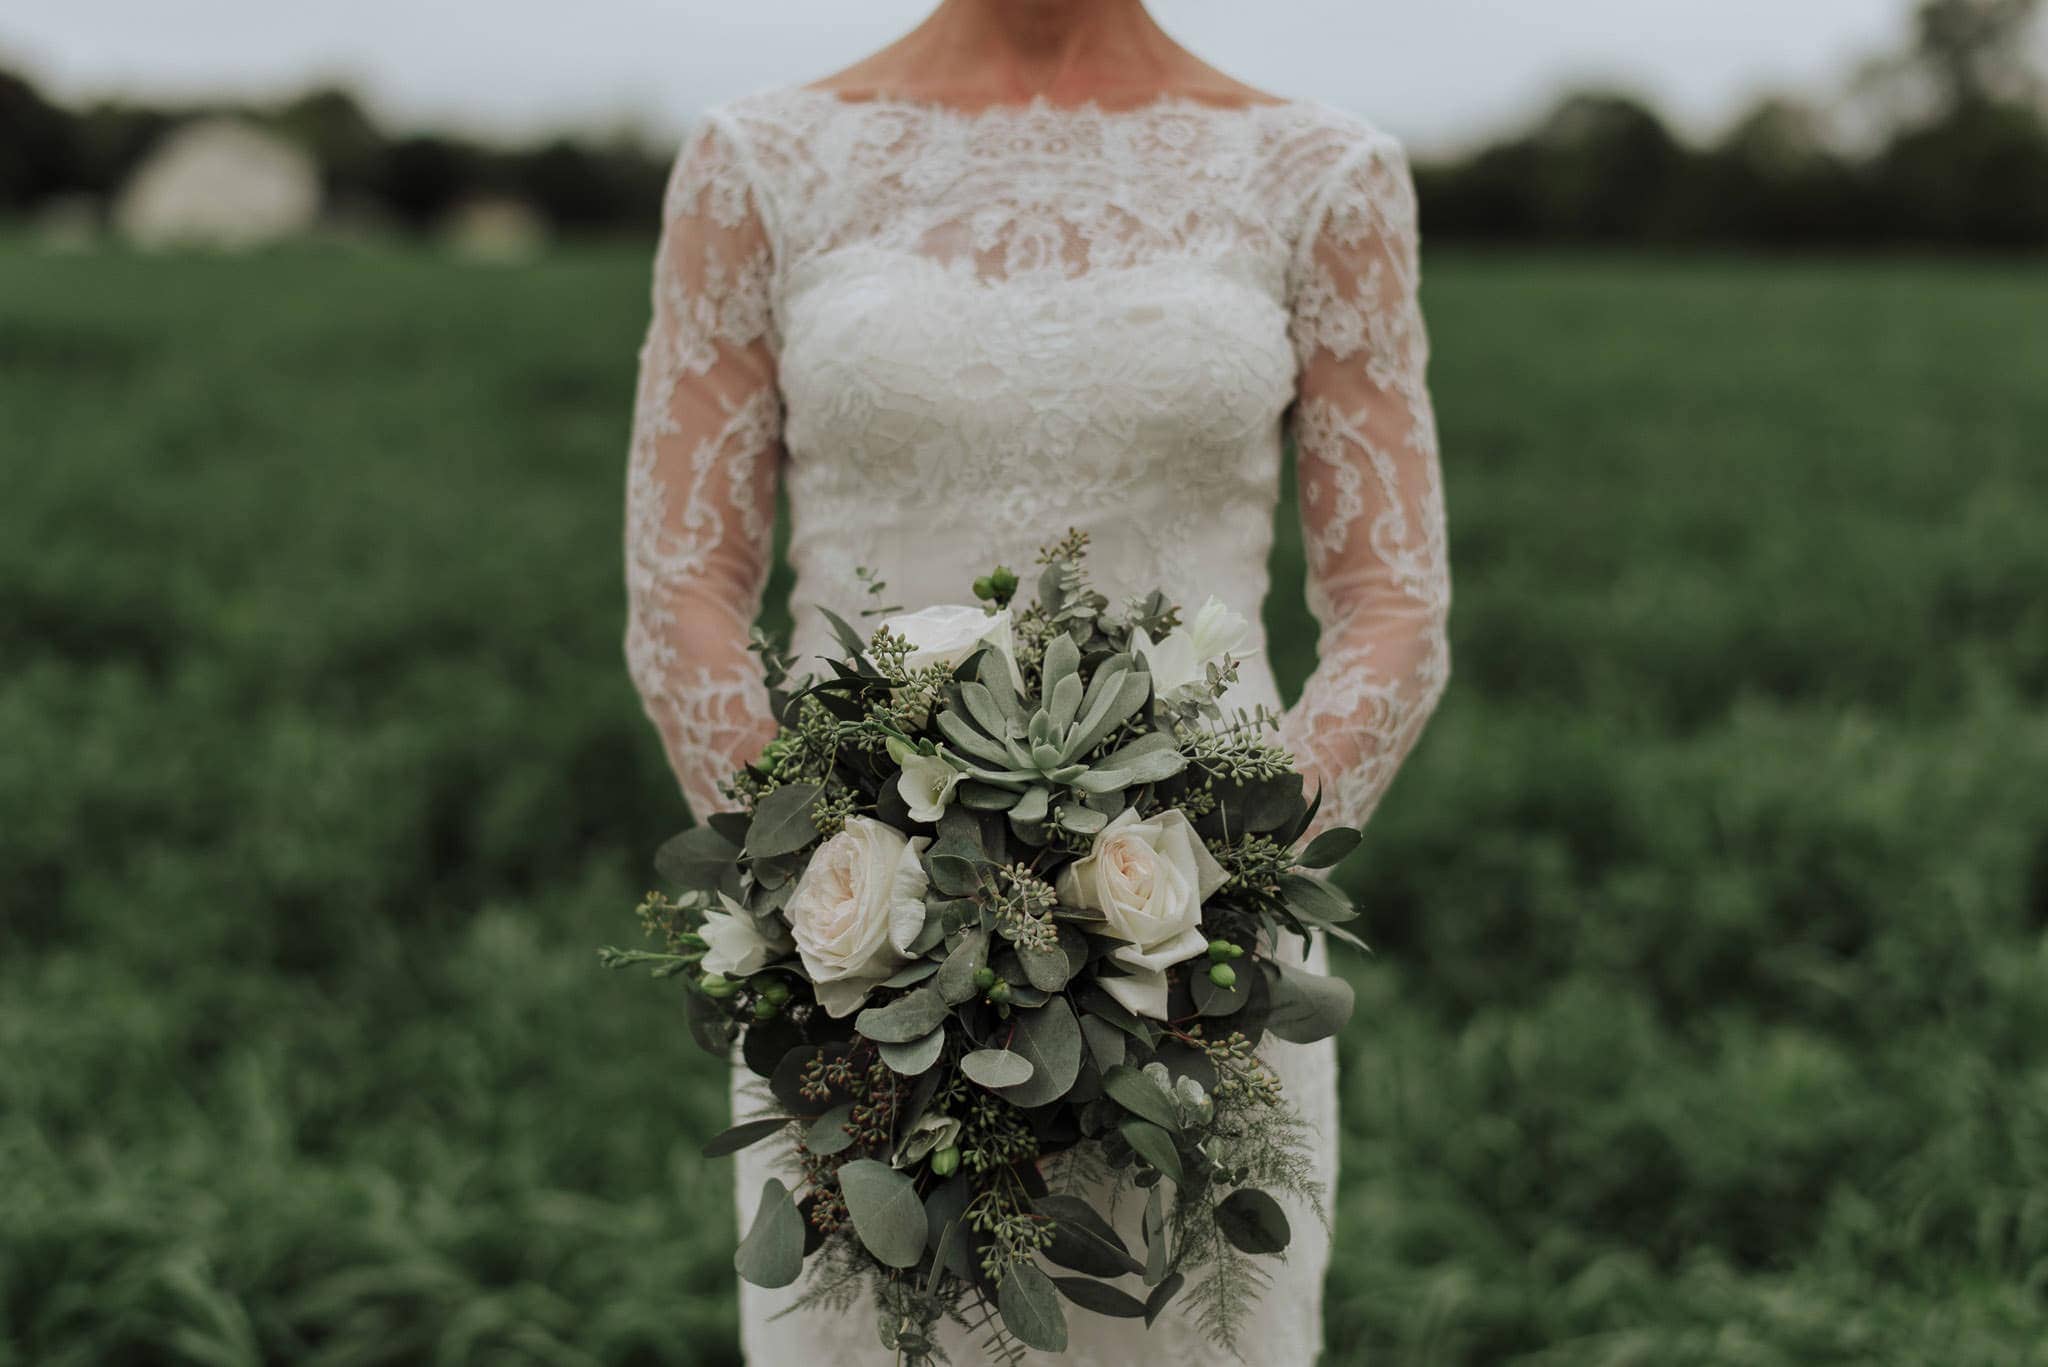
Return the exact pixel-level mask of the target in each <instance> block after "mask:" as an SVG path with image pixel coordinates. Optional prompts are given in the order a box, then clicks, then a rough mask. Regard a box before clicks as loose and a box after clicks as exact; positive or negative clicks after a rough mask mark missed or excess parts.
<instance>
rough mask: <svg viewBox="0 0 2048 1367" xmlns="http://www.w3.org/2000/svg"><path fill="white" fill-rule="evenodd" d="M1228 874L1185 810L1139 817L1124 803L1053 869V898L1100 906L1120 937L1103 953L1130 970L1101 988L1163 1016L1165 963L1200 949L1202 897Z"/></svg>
mask: <svg viewBox="0 0 2048 1367" xmlns="http://www.w3.org/2000/svg"><path fill="white" fill-rule="evenodd" d="M1227 877H1228V875H1227V874H1225V873H1224V871H1223V866H1222V865H1221V864H1218V863H1217V862H1216V857H1215V856H1214V855H1212V854H1210V853H1209V850H1208V847H1207V846H1205V845H1204V844H1203V843H1202V838H1201V837H1200V836H1199V835H1197V834H1195V828H1194V826H1193V825H1192V824H1190V823H1189V821H1188V818H1187V814H1186V813H1185V812H1182V811H1181V810H1180V809H1179V808H1177V807H1169V808H1167V809H1166V810H1164V811H1162V812H1160V813H1159V814H1157V815H1156V816H1152V817H1148V818H1142V819H1141V818H1140V817H1139V816H1138V810H1137V808H1135V807H1126V808H1125V809H1124V810H1123V811H1122V812H1120V813H1118V814H1117V816H1116V818H1115V819H1114V820H1113V821H1111V822H1110V823H1109V824H1108V825H1107V826H1104V827H1103V828H1102V829H1101V830H1100V831H1098V832H1097V833H1096V836H1095V841H1094V844H1093V845H1091V846H1090V847H1089V850H1088V853H1087V854H1086V855H1085V856H1084V857H1082V858H1080V859H1077V860H1075V861H1074V862H1073V863H1071V864H1069V865H1067V867H1066V868H1064V869H1062V870H1061V871H1060V876H1059V878H1058V880H1057V882H1056V884H1055V889H1056V890H1057V892H1058V893H1059V898H1060V901H1062V902H1064V903H1065V904H1066V905H1068V906H1074V907H1087V908H1090V909H1092V910H1095V911H1099V912H1101V913H1102V917H1103V922H1104V929H1105V931H1106V932H1107V933H1108V934H1109V935H1111V936H1114V937H1115V938H1116V939H1119V940H1123V941H1125V942H1126V943H1125V944H1123V945H1122V946H1120V947H1118V949H1117V950H1116V951H1115V952H1114V953H1113V954H1112V955H1111V956H1110V957H1111V958H1113V959H1115V960H1116V961H1117V962H1118V963H1120V964H1123V965H1125V966H1126V967H1128V968H1130V969H1131V970H1132V972H1131V975H1130V976H1129V977H1124V978H1107V977H1105V978H1103V979H1102V980H1101V982H1102V987H1103V990H1104V991H1106V992H1108V993H1109V994H1110V995H1111V996H1113V997H1115V998H1116V999H1117V1000H1118V1001H1120V1002H1122V1003H1123V1004H1124V1005H1125V1006H1127V1007H1129V1008H1130V1009H1131V1010H1133V1011H1135V1012H1137V1013H1138V1014H1139V1015H1143V1016H1151V1017H1153V1018H1154V1019H1157V1020H1164V1019H1165V1018H1166V969H1167V968H1169V967H1170V966H1172V965H1174V964H1177V963H1181V962H1183V961H1184V960H1187V959H1192V958H1194V957H1195V956H1196V955H1197V954H1204V953H1207V952H1208V949H1209V937H1208V936H1206V935H1204V934H1203V933H1202V903H1203V902H1205V901H1207V900H1208V898H1209V897H1210V895H1211V894H1213V893H1214V892H1215V891H1216V889H1218V888H1220V887H1222V886H1223V883H1224V880H1225V879H1226V878H1227Z"/></svg>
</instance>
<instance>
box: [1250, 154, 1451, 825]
mask: <svg viewBox="0 0 2048 1367" xmlns="http://www.w3.org/2000/svg"><path fill="white" fill-rule="evenodd" d="M1417 249H1418V234H1417V225H1416V201H1415V187H1414V182H1413V180H1412V178H1411V176H1410V173H1409V169H1408V162H1407V158H1406V156H1405V155H1404V153H1403V152H1402V150H1401V148H1400V145H1399V144H1398V143H1396V142H1394V141H1393V140H1392V139H1391V138H1388V137H1386V136H1384V135H1382V134H1378V133H1373V134H1371V135H1370V136H1369V137H1368V138H1367V139H1366V140H1365V141H1364V142H1363V143H1362V144H1361V145H1359V146H1357V147H1354V148H1352V149H1350V150H1349V151H1348V152H1347V153H1346V154H1345V156H1344V158H1343V160H1342V161H1340V162H1339V163H1338V164H1337V165H1336V167H1335V168H1334V170H1333V171H1332V173H1331V174H1330V176H1329V178H1328V179H1327V180H1326V181H1325V182H1324V183H1323V185H1322V187H1321V189H1320V191H1319V192H1318V194H1317V196H1316V199H1315V202H1314V204H1313V206H1312V208H1311V212H1310V215H1309V218H1308V221H1307V224H1306V227H1305V228H1304V231H1303V236H1302V238H1301V241H1300V244H1299V247H1298V249H1297V253H1296V258H1295V263H1294V270H1293V272H1292V276H1291V280H1290V289H1291V292H1292V299H1291V315H1290V319H1291V321H1290V331H1291V336H1292V338H1293V342H1294V347H1295V353H1296V356H1297V358H1298V359H1299V361H1300V365H1301V368H1300V373H1299V381H1298V383H1299V389H1298V392H1297V395H1296V399H1295V402H1294V403H1293V404H1292V405H1291V406H1290V408H1289V410H1288V414H1289V426H1290V430H1291V431H1292V434H1293V436H1294V440H1295V452H1296V457H1295V458H1296V485H1297V490H1298V495H1299V514H1300V519H1301V530H1302V543H1303V545H1304V547H1305V549H1306V552H1307V559H1308V565H1307V599H1308V606H1309V610H1310V612H1311V613H1313V614H1314V616H1315V619H1316V621H1317V623H1318V624H1319V625H1320V626H1321V634H1320V637H1319V640H1318V644H1317V651H1316V656H1317V663H1316V667H1315V669H1314V671H1313V672H1312V673H1311V674H1310V675H1309V678H1308V681H1307V683H1306V684H1305V685H1304V687H1303V689H1302V693H1301V697H1300V699H1299V700H1298V701H1296V703H1295V704H1294V706H1293V707H1291V708H1289V709H1288V711H1287V713H1286V714H1285V716H1284V717H1283V718H1282V721H1281V728H1280V739H1281V741H1282V743H1284V744H1285V745H1286V746H1287V747H1288V749H1289V750H1290V751H1291V752H1292V753H1293V754H1294V755H1295V757H1296V759H1297V760H1298V761H1299V762H1300V763H1301V766H1302V769H1303V772H1304V773H1305V774H1306V775H1307V776H1308V782H1309V785H1310V788H1311V789H1312V790H1313V788H1314V787H1315V786H1316V785H1317V784H1318V783H1320V784H1321V785H1322V791H1323V804H1322V807H1321V809H1320V810H1319V811H1318V812H1317V814H1316V819H1315V823H1314V825H1313V826H1312V827H1311V829H1310V831H1309V836H1313V835H1314V834H1316V833H1317V832H1320V831H1321V830H1323V829H1324V828H1325V827H1327V826H1331V825H1350V826H1362V825H1364V824H1365V822H1366V819H1367V818H1368V817H1369V816H1371V814H1372V811H1373V809H1374V807H1375V806H1377V805H1378V803H1379V800H1380V797H1381V795H1382V794H1383V793H1384V792H1385V791H1386V788H1387V785H1388V784H1389V783H1391V782H1392V781H1393V778H1394V773H1395V771H1396V770H1397V769H1398V768H1399V767H1400V765H1401V762H1402V760H1403V759H1404V758H1406V756H1407V754H1408V752H1409V750H1410V749H1411V748H1412V747H1413V746H1414V744H1415V740H1416V737H1417V736H1418V735H1420V734H1421V731H1422V727H1423V723H1424V722H1425V721H1427V720H1428V718H1429V715H1430V713H1431V712H1432V711H1434V710H1435V707H1436V703H1437V700H1438V699H1439V698H1440V697H1441V696H1442V694H1443V690H1444V686H1445V684H1446V683H1447V682H1448V680H1449V677H1450V668H1451V661H1450V646H1449V643H1448V640H1447V638H1446V635H1445V622H1446V619H1447V616H1448V614H1449V611H1450V602H1451V584H1450V568H1449V562H1448V559H1447V556H1446V549H1445V539H1444V503H1443V487H1442V475H1441V472H1440V469H1439V465H1438V459H1437V439H1436V423H1435V416H1434V413H1433V411H1432V408H1431V405H1430V398H1429V391H1428V388H1427V385H1426V383H1425V379H1424V372H1425V369H1426V367H1427V363H1428V357H1429V341H1428V336H1427V332H1426V330H1425V328H1424V325H1423V318H1422V310H1421V306H1420V304H1419V302H1418V300H1417V294H1416V288H1417V282H1418V276H1419V260H1418V255H1417Z"/></svg>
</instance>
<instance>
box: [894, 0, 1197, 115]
mask: <svg viewBox="0 0 2048 1367" xmlns="http://www.w3.org/2000/svg"><path fill="white" fill-rule="evenodd" d="M891 55H892V56H894V57H896V58H898V59H899V61H900V64H901V69H907V70H909V71H912V72H916V73H917V80H918V84H919V85H920V86H927V87H934V88H936V87H944V88H945V89H946V90H947V91H949V92H964V93H966V94H968V95H970V96H971V97H972V98H975V99H998V100H1012V99H1027V98H1030V97H1031V96H1034V95H1044V96H1045V97H1047V98H1048V99H1053V100H1060V99H1066V98H1072V99H1085V98H1089V97H1092V96H1096V95H1099V94H1102V93H1104V92H1107V91H1114V90H1117V89H1120V88H1123V89H1128V88H1151V87H1156V86H1158V85H1160V84H1162V83H1165V82H1167V81H1170V80H1171V79H1172V78H1173V76H1174V75H1175V74H1176V73H1178V72H1180V71H1181V70H1182V68H1183V65H1184V62H1183V60H1182V59H1183V58H1184V57H1185V53H1184V51H1183V49H1181V48H1180V46H1179V45H1178V44H1176V43H1175V42H1174V41H1173V39H1171V38H1169V37H1168V36H1167V35H1166V32H1165V30H1163V29H1161V28H1160V27H1159V25H1158V24H1157V23H1155V22H1154V21H1153V18H1152V16H1151V14H1150V13H1148V12H1147V11H1146V9H1145V6H1144V3H1143V0H940V4H939V6H938V8H937V9H935V10H933V11H932V12H931V14H930V15H928V16H927V17H926V18H925V21H924V22H923V23H922V24H919V25H918V26H917V27H916V28H915V29H912V30H911V31H910V32H909V33H907V34H905V35H904V36H903V38H902V39H901V41H900V42H899V43H898V44H896V45H895V51H894V52H893V53H892V54H891ZM892 65H894V63H892Z"/></svg>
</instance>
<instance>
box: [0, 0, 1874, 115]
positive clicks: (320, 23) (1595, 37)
mask: <svg viewBox="0 0 2048 1367" xmlns="http://www.w3.org/2000/svg"><path fill="white" fill-rule="evenodd" d="M930 8H931V0H324V2H316V3H308V0H172V3H166V2H165V0H5V3H4V4H0V63H6V64H14V65H22V66H26V67H27V68H28V70H29V71H30V72H31V73H32V74H33V75H34V76H35V77H36V78H37V79H39V80H40V81H42V82H44V83H45V84H47V85H48V86H50V87H51V88H53V89H54V90H55V91H57V92H58V93H59V94H61V95H66V96H72V95H81V94H98V93H105V92H112V91H121V92H128V93H153V94H181V95H182V94H209V95H211V94H221V93H236V94H254V95H267V94H274V93H277V92H280V91H285V90H290V89H293V88H296V87H298V86H300V85H302V84H304V83H305V82H307V81H308V80H312V79H326V78H339V79H342V80H345V81H348V82H350V83H352V84H354V85H356V86H358V87H359V88H361V89H362V90H363V91H365V93H367V94H368V95H369V96H370V98H371V99H372V101H373V102H374V104H375V105H376V107H377V108H378V109H379V111H380V112H382V113H384V114H387V115H389V116H390V117H391V118H392V120H393V121H394V122H398V123H404V124H414V123H431V124H436V125H452V126H456V127H460V128H465V129H472V130H497V131H502V132H507V133H525V132H532V131H537V130H540V129H546V128H553V127H556V126H559V125H561V124H565V123H568V124H578V125H601V124H611V123H616V122H619V121H621V120H625V119H638V120H639V121H641V122H643V123H646V124H651V125H654V126H656V127H658V128H661V129H665V130H666V129H674V128H678V127H680V126H681V125H682V124H683V123H684V122H685V121H686V120H687V119H688V118H689V116H690V115H691V114H692V113H693V112H694V111H695V110H697V109H698V108H700V107H702V106H703V105H704V104H706V103H709V102H711V101H714V100H719V99H723V98H726V97H728V96H731V95H735V94H740V93H742V92H745V91H748V90H754V89H758V88H760V87H763V86H771V85H781V84H785V83H794V82H801V81H808V80H812V79H815V78H817V77H819V76H822V75H824V74H826V73H828V72H830V71H833V70H836V69H837V68H839V67H842V66H845V65H847V64H849V63H851V62H852V61H854V60H855V59H856V58H858V57H861V56H863V55H865V54H866V53H868V52H870V51H872V50H873V49H875V48H878V47H881V46H883V45H884V44H886V43H888V42H889V41H890V40H891V39H893V38H895V37H897V36H898V35H900V34H902V33H903V32H905V31H906V30H908V29H909V28H911V27H913V26H914V25H915V24H916V23H917V21H918V20H919V19H920V18H922V17H923V15H924V14H925V13H927V12H928V11H929V10H930ZM1150 8H1151V10H1152V13H1153V15H1154V16H1155V17H1156V18H1157V19H1158V21H1159V22H1160V24H1161V25H1162V26H1163V27H1165V28H1166V29H1167V30H1168V31H1169V32H1171V33H1172V34H1173V35H1174V36H1175V37H1176V38H1177V39H1179V40H1180V41H1181V42H1182V43H1184V44H1186V45H1187V46H1188V47H1190V48H1192V49H1194V51H1195V52H1197V53H1198V54H1200V55H1201V56H1202V57H1203V58H1204V59H1205V60H1207V61H1209V62H1210V63H1211V64H1213V65H1215V66H1218V67H1220V68H1222V69H1223V70H1224V71H1226V72H1229V73H1230V74H1231V75H1234V76H1236V77H1238V78H1239V79H1241V80H1245V81H1249V82H1250V83H1252V84H1253V85H1257V86H1262V87H1264V88H1265V89H1268V90H1272V91H1275V92H1278V93H1280V94H1283V95H1293V96H1313V97H1315V98H1318V99H1323V100H1327V101H1329V102H1330V103H1332V104H1335V105H1339V106H1341V107H1344V108H1347V109H1350V110H1353V111H1354V112H1356V113H1359V114H1362V115H1364V116H1366V117H1367V118H1369V119H1372V120H1373V121H1375V122H1377V123H1379V124H1381V125H1383V126H1384V127H1386V128H1388V129H1390V130H1391V131H1393V132H1395V133H1397V134H1400V135H1402V136H1403V137H1406V138H1409V139H1411V140H1412V141H1414V142H1415V143H1416V144H1417V145H1418V146H1420V147H1423V148H1428V147H1433V146H1452V145H1456V144H1457V143H1459V142H1462V141H1465V140H1468V139H1471V138H1474V137H1479V136H1483V135H1485V134H1488V133H1491V132H1494V131H1497V130H1499V129H1501V128H1503V127H1505V126H1507V125H1509V124H1511V123H1512V122H1514V121H1515V120H1516V119H1518V118H1520V117H1522V116H1524V115H1526V114H1527V113H1528V112H1530V111H1531V110H1532V109H1534V108H1535V107H1538V106H1539V105H1540V104H1541V103H1542V102H1543V100H1544V99H1545V98H1546V97H1547V96H1549V95H1550V94H1552V93H1553V92H1555V91H1556V90H1557V89H1558V88H1560V87H1561V86H1563V85H1565V84H1567V83H1577V82H1588V81H1618V82H1623V83H1626V84H1629V85H1632V86H1635V87H1637V88H1639V89H1641V90H1643V91H1645V92H1646V93H1650V94H1653V95H1654V96H1655V97H1656V98H1657V99H1658V100H1659V102H1660V103H1662V104H1663V105H1664V107H1665V108H1667V109H1668V110H1669V111H1671V112H1672V113H1673V114H1674V115H1675V116H1677V117H1678V118H1679V120H1680V121H1681V122H1682V123H1684V124H1686V125H1688V126H1690V127H1692V128H1695V129H1703V130H1710V129H1712V128H1713V127H1714V126H1716V125H1717V124H1718V123H1719V122H1720V121H1721V120H1723V119H1725V118H1727V117H1728V116H1729V115H1730V114H1732V113H1733V112H1734V111H1735V110H1736V109H1737V108H1739V107H1740V106H1741V105H1742V104H1743V103H1744V102H1745V101H1746V100H1747V99H1748V98H1749V97H1751V96H1753V95H1754V94H1756V93H1757V92H1758V91H1759V90H1762V89H1766V88H1772V87H1778V86H1797V87H1805V88H1810V89H1817V88H1824V87H1827V86H1829V85H1831V84H1832V83H1833V82H1834V81H1835V80H1836V79H1838V78H1839V77H1840V76H1841V74H1842V73H1843V72H1844V71H1845V70H1846V68H1847V67H1848V66H1849V65H1850V64H1851V63H1852V62H1853V61H1854V60H1855V59H1856V58H1858V57H1860V56H1862V55H1865V54H1867V53H1869V52H1871V51H1874V50H1878V49H1882V48H1886V47H1890V46H1894V45H1896V44H1897V43H1898V42H1899V41H1900V40H1901V38H1902V37H1903V35H1904V33H1905V29H1906V16H1907V13H1908V12H1909V10H1910V3H1909V0H1535V2H1534V3H1531V0H1263V2H1262V3H1260V2H1256V0H1150Z"/></svg>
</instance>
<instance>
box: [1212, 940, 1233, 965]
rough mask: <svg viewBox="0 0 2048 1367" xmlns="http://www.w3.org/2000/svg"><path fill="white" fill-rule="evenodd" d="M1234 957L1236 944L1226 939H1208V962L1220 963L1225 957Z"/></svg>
mask: <svg viewBox="0 0 2048 1367" xmlns="http://www.w3.org/2000/svg"><path fill="white" fill-rule="evenodd" d="M1236 957H1237V946H1236V945H1234V944H1232V943H1230V941H1228V940H1211V941H1209V962H1210V963H1212V964H1220V963H1222V962H1223V961H1224V960H1225V959H1235V958H1236Z"/></svg>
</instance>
